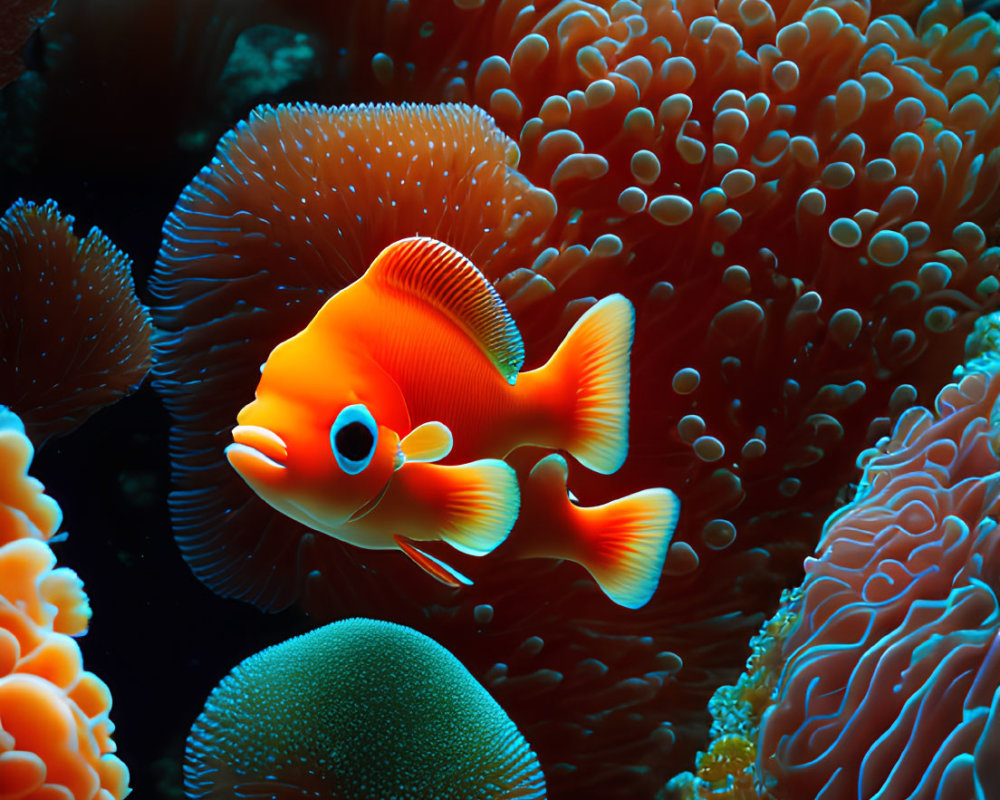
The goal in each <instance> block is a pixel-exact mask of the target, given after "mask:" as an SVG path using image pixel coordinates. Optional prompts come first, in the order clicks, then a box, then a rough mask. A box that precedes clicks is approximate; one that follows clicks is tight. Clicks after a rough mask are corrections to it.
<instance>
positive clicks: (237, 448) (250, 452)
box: [226, 444, 285, 469]
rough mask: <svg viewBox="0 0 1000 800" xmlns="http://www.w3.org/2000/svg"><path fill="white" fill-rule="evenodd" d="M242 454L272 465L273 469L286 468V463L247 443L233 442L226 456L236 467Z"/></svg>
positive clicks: (227, 449) (266, 464) (269, 465)
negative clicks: (234, 459)
mask: <svg viewBox="0 0 1000 800" xmlns="http://www.w3.org/2000/svg"><path fill="white" fill-rule="evenodd" d="M240 455H244V456H248V457H249V458H252V459H254V460H255V461H259V462H260V463H261V464H264V465H265V466H268V467H271V468H273V469H285V465H284V464H281V463H279V462H277V461H275V460H274V459H273V458H269V457H268V456H266V455H264V454H263V453H262V452H260V450H256V449H254V448H253V447H248V446H247V445H245V444H231V445H229V446H228V447H227V448H226V458H228V459H229V463H230V464H232V465H233V466H234V467H235V466H236V465H237V464H238V463H239V456H240ZM234 457H235V458H236V461H235V462H234V461H233V458H234Z"/></svg>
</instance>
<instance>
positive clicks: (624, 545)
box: [522, 454, 680, 608]
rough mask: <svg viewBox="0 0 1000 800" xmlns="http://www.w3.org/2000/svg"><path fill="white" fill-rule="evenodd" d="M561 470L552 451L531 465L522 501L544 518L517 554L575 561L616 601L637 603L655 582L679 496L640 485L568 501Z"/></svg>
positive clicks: (561, 464) (645, 597) (642, 601)
mask: <svg viewBox="0 0 1000 800" xmlns="http://www.w3.org/2000/svg"><path fill="white" fill-rule="evenodd" d="M566 476H567V469H566V461H565V459H563V457H562V456H560V455H558V454H552V455H549V456H546V457H545V458H543V459H542V460H541V461H539V462H538V463H537V464H536V465H535V466H534V468H533V469H532V470H531V474H530V476H529V480H528V483H527V484H526V488H525V506H526V509H527V513H530V514H531V515H532V516H534V517H535V518H537V519H540V520H544V522H543V523H542V524H543V529H542V530H541V531H539V536H537V537H535V538H536V539H537V540H538V545H539V546H536V547H535V548H534V549H533V551H532V552H524V553H523V556H522V557H537V556H548V557H552V558H566V559H569V560H571V561H575V562H576V563H578V564H580V565H581V566H583V567H584V568H585V569H586V570H587V571H588V572H589V573H590V574H591V575H592V576H593V577H594V579H595V580H596V581H597V584H598V585H599V586H600V587H601V590H602V591H603V592H604V593H605V594H606V595H607V596H608V597H610V598H611V599H612V600H613V601H614V602H616V603H618V605H621V606H625V607H626V608H641V607H642V606H644V605H645V604H646V603H647V602H649V599H650V598H651V597H652V596H653V593H654V592H655V591H656V587H657V586H658V585H659V583H660V575H661V573H662V572H663V563H664V561H665V560H666V557H667V548H668V547H669V546H670V539H671V537H672V536H673V533H674V529H675V528H676V527H677V517H678V514H679V513H680V501H679V500H678V499H677V496H676V495H675V494H674V493H673V492H671V491H670V490H669V489H646V490H644V491H641V492H636V493H635V494H630V495H628V496H627V497H622V498H619V499H618V500H613V501H612V502H610V503H605V504H604V505H602V506H590V507H585V506H579V505H577V504H576V503H573V502H571V501H570V498H569V496H568V493H567V489H566ZM543 540H544V541H543Z"/></svg>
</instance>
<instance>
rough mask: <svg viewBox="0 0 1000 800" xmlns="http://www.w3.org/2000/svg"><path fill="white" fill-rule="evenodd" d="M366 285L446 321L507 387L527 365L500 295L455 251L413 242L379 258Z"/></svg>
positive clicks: (431, 242) (406, 241) (429, 242)
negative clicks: (419, 304) (397, 292)
mask: <svg viewBox="0 0 1000 800" xmlns="http://www.w3.org/2000/svg"><path fill="white" fill-rule="evenodd" d="M364 279H365V280H371V281H373V282H376V283H381V284H384V285H387V286H392V287H394V288H396V289H401V290H403V291H405V292H408V293H409V294H411V295H413V296H414V297H418V298H420V299H421V300H423V301H424V302H426V303H428V304H429V305H431V306H433V307H434V308H435V309H437V310H438V311H440V312H441V313H443V314H445V315H446V316H448V317H449V318H450V319H451V320H452V321H453V322H454V323H455V324H456V325H458V326H459V327H460V328H462V330H464V331H465V332H466V333H467V334H468V335H469V336H471V337H472V339H473V340H474V341H475V342H476V343H477V344H478V345H479V348H480V349H481V350H482V351H483V353H485V354H486V356H487V357H488V358H489V359H490V361H492V362H493V363H494V364H495V365H496V368H497V369H498V370H500V373H501V374H502V375H503V376H504V378H505V379H506V380H507V382H508V383H510V384H513V383H514V381H515V380H517V373H518V372H520V371H521V365H522V364H523V363H524V343H523V342H522V341H521V334H520V332H519V331H518V330H517V325H516V324H515V323H514V319H513V317H511V315H510V312H509V311H508V310H507V306H505V305H504V302H503V300H501V299H500V295H499V294H497V290H496V289H494V288H493V284H492V283H490V282H489V281H488V280H487V279H486V276H485V275H483V273H482V272H480V271H479V270H478V269H477V268H476V265H475V264H473V263H472V262H471V261H469V259H467V258H466V257H465V256H463V255H462V254H461V253H459V252H458V251H457V250H456V249H455V248H454V247H450V246H449V245H446V244H445V243H444V242H439V241H437V240H436V239H430V238H428V237H426V236H414V237H411V238H409V239H400V240H399V241H398V242H394V243H393V244H390V245H389V246H388V247H387V248H385V250H383V251H382V252H381V253H379V255H378V257H376V259H375V261H373V262H372V265H371V267H369V269H368V272H366V273H365V277H364Z"/></svg>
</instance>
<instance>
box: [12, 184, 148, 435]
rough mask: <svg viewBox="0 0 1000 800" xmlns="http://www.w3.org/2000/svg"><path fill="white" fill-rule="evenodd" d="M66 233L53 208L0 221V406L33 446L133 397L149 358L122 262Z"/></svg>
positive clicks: (64, 220)
mask: <svg viewBox="0 0 1000 800" xmlns="http://www.w3.org/2000/svg"><path fill="white" fill-rule="evenodd" d="M72 226H73V218H72V217H70V216H66V215H63V214H60V212H59V209H58V208H57V206H56V204H55V202H54V201H52V200H49V201H47V202H46V203H45V204H43V205H41V206H38V205H35V204H34V203H26V202H24V201H22V200H19V201H18V202H16V203H14V205H12V206H11V207H10V208H8V209H7V211H6V213H5V214H4V215H3V217H2V218H0V286H2V287H3V292H2V293H0V321H2V322H3V327H2V330H0V386H2V388H0V402H3V403H5V404H7V405H8V406H10V407H11V408H12V409H14V410H15V411H16V412H17V413H18V414H20V415H21V417H22V419H23V420H24V424H25V427H26V428H27V430H28V433H29V435H30V437H31V439H32V440H33V441H34V442H35V443H36V444H41V443H42V442H44V441H45V440H46V439H47V438H48V437H49V436H52V435H54V434H59V433H64V432H66V431H67V430H69V429H71V428H74V427H76V426H77V425H79V424H80V423H81V422H83V421H84V420H85V419H86V418H87V417H89V416H90V415H91V414H93V413H94V412H95V411H97V410H98V409H99V408H101V407H102V406H105V405H107V404H108V403H111V402H113V401H115V400H117V399H119V398H120V397H123V396H124V395H126V394H129V393H130V392H132V391H133V390H134V389H135V388H136V387H137V386H138V385H139V384H140V383H141V382H142V380H143V378H144V377H145V375H146V372H148V370H149V367H150V363H151V360H152V353H151V348H150V343H149V339H150V334H151V332H152V325H151V324H150V320H149V314H148V313H147V311H146V309H145V308H144V307H143V306H142V305H141V304H140V303H139V301H138V300H137V299H136V296H135V289H134V286H133V283H132V273H131V262H130V260H129V259H128V257H127V256H126V255H125V254H124V253H122V252H121V251H120V250H118V248H116V247H115V246H114V245H113V244H112V243H111V242H110V241H109V240H108V238H107V237H106V236H104V234H102V233H101V232H100V231H99V230H98V229H97V228H92V229H91V231H90V233H89V234H87V237H86V238H85V239H83V240H80V239H79V238H78V237H77V236H76V234H74V233H73V229H72Z"/></svg>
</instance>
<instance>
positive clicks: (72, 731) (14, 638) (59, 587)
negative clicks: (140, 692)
mask: <svg viewBox="0 0 1000 800" xmlns="http://www.w3.org/2000/svg"><path fill="white" fill-rule="evenodd" d="M32 453H33V448H32V446H31V443H30V442H29V441H28V438H27V437H26V436H25V434H24V426H23V425H22V424H21V422H20V420H19V419H18V418H17V417H16V416H15V415H14V414H13V413H12V412H10V411H9V410H7V409H6V408H4V407H2V406H0V467H2V469H0V794H2V796H3V797H4V798H10V799H11V800H51V799H52V798H66V800H70V799H71V800H121V798H123V797H125V796H126V795H127V794H128V793H129V789H128V770H127V769H126V767H125V765H124V764H123V763H122V762H121V761H120V760H119V759H118V758H117V757H116V756H115V755H114V752H115V744H114V742H113V741H112V739H111V733H112V732H113V730H114V725H112V723H111V720H110V719H109V718H108V712H109V710H110V708H111V693H110V692H109V691H108V687H107V686H106V685H105V684H104V682H103V681H101V680H100V678H98V677H97V676H95V675H93V674H92V673H90V672H87V671H85V670H84V669H83V664H82V659H81V655H80V648H79V646H78V645H77V644H76V642H75V641H74V640H73V639H72V638H70V637H71V636H79V635H81V634H83V633H85V632H86V629H87V624H88V621H89V619H90V608H89V605H88V602H87V596H86V595H85V594H84V592H83V583H82V581H81V580H80V579H79V577H77V575H76V573H75V572H73V570H71V569H68V568H66V567H56V566H55V562H56V558H55V555H54V554H53V553H52V550H51V549H50V548H49V546H48V545H47V544H46V541H47V540H48V539H50V538H51V537H52V535H53V534H54V533H55V531H56V530H57V529H58V527H59V523H60V521H61V518H62V517H61V513H60V511H59V507H58V505H57V504H56V503H55V501H53V500H52V498H50V497H48V496H47V495H45V494H44V493H43V487H42V485H41V484H40V483H38V481H36V480H34V479H33V478H30V477H28V475H27V474H26V471H27V468H28V466H29V465H30V463H31V457H32Z"/></svg>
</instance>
